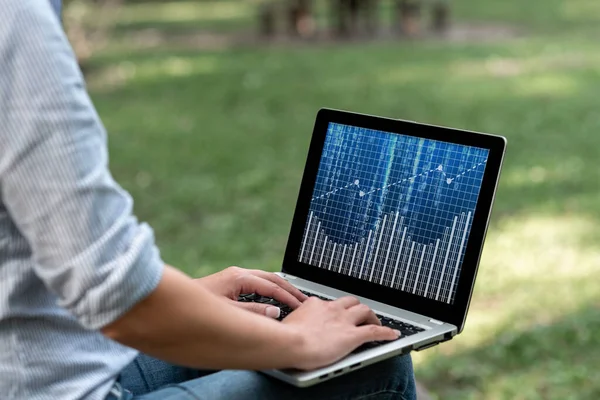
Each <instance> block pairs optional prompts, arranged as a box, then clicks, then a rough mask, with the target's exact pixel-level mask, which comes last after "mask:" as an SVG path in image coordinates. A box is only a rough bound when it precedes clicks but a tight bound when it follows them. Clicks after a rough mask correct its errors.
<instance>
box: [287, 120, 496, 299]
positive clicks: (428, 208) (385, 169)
mask: <svg viewBox="0 0 600 400" xmlns="http://www.w3.org/2000/svg"><path fill="white" fill-rule="evenodd" d="M487 156H488V150H487V149H480V148H475V147H470V146H462V145H457V144H452V143H446V142H441V141H434V140H429V139H423V138H417V137H413V136H408V135H399V134H390V133H386V132H380V131H375V130H370V129H363V128H357V127H351V126H346V125H340V124H333V123H332V124H330V126H329V128H328V131H327V137H326V139H325V145H324V149H323V154H322V157H321V162H320V165H319V170H318V174H317V180H316V183H315V187H314V191H313V196H312V199H311V204H310V210H309V213H308V217H307V221H306V225H305V229H304V235H303V238H302V244H301V248H300V252H299V254H298V260H299V261H301V262H303V263H306V264H309V265H313V266H316V267H319V268H324V269H327V270H330V271H334V272H337V273H341V274H344V275H349V276H352V277H355V278H359V279H363V280H367V281H370V282H374V283H377V284H379V285H383V286H387V287H391V288H394V289H398V290H401V291H404V292H409V293H413V294H416V295H419V296H423V297H427V298H430V299H434V300H437V301H442V302H446V303H450V304H452V303H453V302H454V297H455V294H456V286H457V284H458V280H459V277H460V271H461V266H462V261H463V259H464V253H465V248H466V246H467V242H468V238H469V233H470V229H471V225H472V221H473V217H474V213H475V206H476V203H477V197H478V195H479V191H480V187H481V182H482V180H483V174H484V170H485V165H486V162H487Z"/></svg>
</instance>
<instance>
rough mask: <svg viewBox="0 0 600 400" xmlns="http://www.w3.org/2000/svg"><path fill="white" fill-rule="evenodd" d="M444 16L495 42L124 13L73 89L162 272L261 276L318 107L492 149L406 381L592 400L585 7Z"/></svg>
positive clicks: (596, 331)
mask: <svg viewBox="0 0 600 400" xmlns="http://www.w3.org/2000/svg"><path fill="white" fill-rule="evenodd" d="M452 4H453V15H454V17H453V18H454V23H455V24H457V25H456V26H470V27H473V26H477V27H486V26H489V27H503V28H504V31H506V32H512V33H513V34H510V35H506V37H503V36H502V35H500V37H497V38H491V39H490V40H483V39H482V38H477V37H476V35H475V37H472V38H467V39H464V40H442V39H436V38H427V39H422V40H381V41H352V42H345V43H327V44H318V43H316V44H314V43H313V44H300V45H289V44H288V45H281V44H278V45H267V44H264V43H262V44H261V43H257V44H253V45H235V43H231V41H227V40H223V39H222V38H223V37H224V36H223V34H229V33H230V34H231V35H239V32H240V31H242V32H253V29H252V23H253V10H252V6H251V3H250V2H247V1H234V0H230V1H203V2H195V1H179V2H172V3H169V4H160V3H144V2H139V1H138V2H135V3H131V4H127V5H125V6H124V7H123V9H122V10H121V12H120V13H119V16H118V18H119V20H118V24H117V27H116V30H115V32H114V35H113V38H112V40H111V42H110V43H109V44H108V46H107V47H106V48H104V49H103V50H102V51H99V52H97V53H96V54H95V55H94V57H93V58H92V60H91V64H90V65H91V67H90V70H89V72H88V74H87V79H88V83H89V88H90V90H91V94H92V98H93V100H94V102H95V104H96V106H97V108H98V111H99V114H100V115H101V117H102V118H103V121H104V123H105V125H106V128H107V130H108V132H109V143H110V154H111V164H110V166H111V169H112V171H113V174H114V176H115V178H116V179H117V180H118V181H119V182H120V183H121V184H122V185H123V186H124V187H125V188H126V189H127V190H129V191H130V192H131V194H132V195H133V197H134V199H135V211H136V213H137V215H138V217H139V218H140V219H141V220H143V221H146V222H148V223H150V224H151V225H152V227H153V228H154V229H155V232H156V236H157V240H158V244H159V246H160V249H161V252H162V255H163V258H164V260H165V261H166V262H168V263H170V264H172V265H175V266H177V267H179V268H181V269H182V270H184V271H186V272H187V273H189V274H191V275H193V276H202V275H205V274H209V273H212V272H215V271H217V270H219V269H222V268H224V267H227V266H229V265H233V264H235V265H241V266H244V267H248V268H261V269H265V270H271V271H275V270H277V269H279V267H280V265H281V259H282V255H283V251H284V248H285V244H286V239H287V234H288V229H289V225H290V221H291V218H292V212H293V210H294V206H295V200H296V195H297V191H298V187H299V181H300V178H301V174H302V169H303V166H304V161H305V156H306V152H307V148H308V144H309V140H310V134H311V131H312V123H313V121H314V116H315V113H316V111H317V110H318V108H320V107H322V106H328V107H333V108H341V109H348V110H353V111H359V112H364V113H373V114H379V115H384V116H389V117H394V118H402V119H410V120H417V121H422V122H427V123H432V124H440V125H448V126H453V127H457V128H464V129H469V130H476V131H483V132H490V133H496V134H501V135H504V136H506V137H507V138H508V149H507V154H506V161H505V166H504V170H503V173H502V178H501V183H500V187H499V190H498V194H497V198H496V204H495V208H494V213H493V219H492V222H491V226H490V230H489V233H488V237H487V241H486V245H485V250H484V254H483V258H482V261H481V266H480V273H479V277H478V280H477V284H476V287H475V292H474V297H473V300H472V303H471V310H470V313H469V317H468V320H467V324H466V328H465V331H464V333H463V334H461V335H460V336H459V337H457V339H455V340H453V341H451V342H448V343H445V344H443V345H441V346H438V347H437V348H434V349H431V350H427V351H424V352H422V353H417V354H415V355H414V360H415V368H416V375H417V377H418V379H419V380H420V381H421V382H423V383H424V384H425V386H427V387H428V388H429V390H431V391H432V392H433V396H434V397H436V396H437V397H438V398H440V399H491V400H495V399H557V400H563V399H590V400H592V399H598V398H600V368H598V366H599V365H600V361H599V360H600V278H599V277H600V168H598V162H599V160H600V132H599V131H600V46H599V45H598V43H600V2H599V1H597V0H530V1H520V0H504V1H497V0H454V1H452ZM207 33H211V34H213V36H214V37H218V38H221V39H220V40H216V41H212V42H210V41H209V42H206V41H204V42H202V41H200V42H201V43H200V42H197V41H193V40H184V39H185V38H186V37H206V34H207ZM248 34H250V33H248ZM194 35H196V36H194ZM209 36H210V35H209ZM144 38H146V39H144ZM480 39H481V40H480ZM207 43H208V44H207Z"/></svg>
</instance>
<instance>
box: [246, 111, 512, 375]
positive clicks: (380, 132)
mask: <svg viewBox="0 0 600 400" xmlns="http://www.w3.org/2000/svg"><path fill="white" fill-rule="evenodd" d="M505 147H506V140H505V138H503V137H500V136H493V135H487V134H481V133H474V132H468V131H461V130H456V129H449V128H443V127H438V126H431V125H424V124H419V123H415V122H408V121H399V120H393V119H387V118H381V117H375V116H368V115H361V114H354V113H350V112H344V111H337V110H329V109H322V110H320V111H319V113H318V115H317V119H316V123H315V127H314V132H313V137H312V141H311V144H310V149H309V153H308V159H307V163H306V167H305V171H304V177H303V179H302V184H301V188H300V193H299V197H298V202H297V206H296V211H295V215H294V219H293V222H292V227H291V232H290V235H289V239H288V244H287V248H286V253H285V257H284V261H283V269H282V271H281V272H280V273H279V274H280V276H282V277H283V278H285V279H286V280H288V281H289V282H290V283H292V284H293V285H294V286H296V287H297V288H298V289H300V290H302V291H304V292H305V293H307V294H309V295H316V296H319V297H321V298H324V299H335V298H338V297H341V296H348V295H352V296H356V297H357V298H359V299H360V301H361V302H362V303H364V304H367V305H368V306H370V307H371V308H372V309H373V310H374V311H375V313H376V314H378V316H379V318H380V319H381V321H382V323H383V324H385V325H389V326H392V327H394V328H396V329H398V330H400V331H401V333H402V335H401V336H400V338H399V339H398V340H395V341H392V342H382V343H368V344H365V345H363V346H361V347H359V348H358V349H356V350H355V351H354V352H353V353H351V354H350V355H349V356H347V357H346V358H344V359H342V360H341V361H339V362H336V363H335V364H333V365H330V366H327V367H324V368H320V369H317V370H313V371H299V370H269V371H263V372H265V373H266V374H269V375H271V376H273V377H276V378H278V379H281V380H283V381H285V382H288V383H290V384H292V385H295V386H299V387H305V386H311V385H314V384H316V383H319V382H323V381H326V380H329V379H332V378H335V377H337V376H340V375H343V374H346V373H349V372H352V371H354V370H357V369H360V368H363V367H365V366H367V365H369V364H373V363H376V362H378V361H381V360H384V359H387V358H390V357H393V356H396V355H400V354H407V353H409V352H411V351H413V350H423V349H426V348H429V347H432V346H435V345H437V344H439V343H441V342H444V341H447V340H450V339H452V338H453V337H454V336H455V335H457V334H459V333H460V332H461V331H462V329H463V327H464V323H465V318H466V314H467V309H468V307H469V302H470V299H471V294H472V290H473V285H474V283H475V276H476V273H477V268H478V264H479V259H480V255H481V251H482V248H483V242H484V238H485V234H486V230H487V226H488V222H489V218H490V212H491V208H492V203H493V200H494V194H495V191H496V187H497V184H498V178H499V175H500V169H501V166H502V160H503V157H504V151H505ZM245 301H253V300H252V298H249V299H246V300H245ZM288 311H289V310H288ZM284 315H285V313H284Z"/></svg>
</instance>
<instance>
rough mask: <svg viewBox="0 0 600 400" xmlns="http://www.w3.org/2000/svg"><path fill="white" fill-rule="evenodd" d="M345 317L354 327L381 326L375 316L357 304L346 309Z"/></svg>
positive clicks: (369, 310) (363, 306) (368, 309)
mask: <svg viewBox="0 0 600 400" xmlns="http://www.w3.org/2000/svg"><path fill="white" fill-rule="evenodd" d="M347 316H348V317H349V318H350V320H351V321H352V323H353V324H354V325H362V324H372V325H381V322H380V321H379V318H377V315H375V313H374V312H373V310H371V309H370V308H369V306H367V305H365V304H357V305H355V306H353V307H350V308H348V312H347Z"/></svg>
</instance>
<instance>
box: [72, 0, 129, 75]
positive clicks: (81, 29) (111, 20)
mask: <svg viewBox="0 0 600 400" xmlns="http://www.w3.org/2000/svg"><path fill="white" fill-rule="evenodd" d="M63 3H64V11H63V21H64V25H65V31H66V33H67V36H68V38H69V41H70V42H71V45H72V46H73V49H74V50H75V54H76V55H77V60H78V61H79V65H80V66H81V68H82V70H85V67H86V66H87V62H88V60H89V59H90V57H91V55H92V54H93V53H94V51H96V50H98V49H100V48H102V47H103V46H104V45H105V44H106V42H107V40H108V38H109V35H110V33H111V31H112V29H113V28H114V26H115V24H116V13H117V12H118V10H119V7H120V6H121V4H122V3H123V0H64V1H63Z"/></svg>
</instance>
